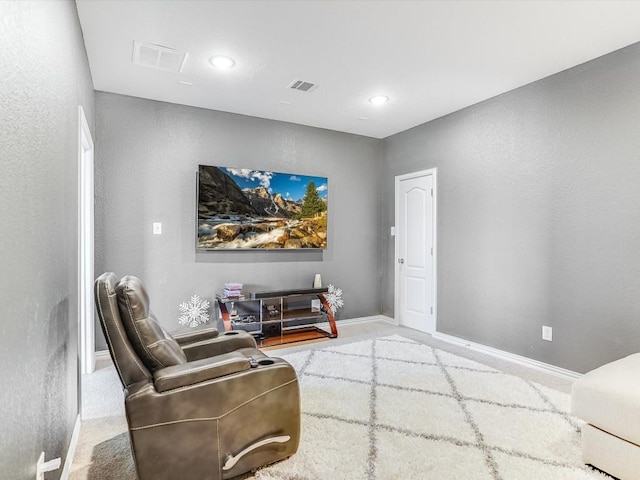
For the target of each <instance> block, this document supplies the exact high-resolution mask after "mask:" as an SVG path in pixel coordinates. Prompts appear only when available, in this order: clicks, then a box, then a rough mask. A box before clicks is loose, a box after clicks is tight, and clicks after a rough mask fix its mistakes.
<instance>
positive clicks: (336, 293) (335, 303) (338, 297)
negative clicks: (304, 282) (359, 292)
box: [324, 285, 344, 314]
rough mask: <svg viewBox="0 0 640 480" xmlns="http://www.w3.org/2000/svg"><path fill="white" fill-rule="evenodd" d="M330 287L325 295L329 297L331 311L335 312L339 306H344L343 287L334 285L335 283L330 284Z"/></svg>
mask: <svg viewBox="0 0 640 480" xmlns="http://www.w3.org/2000/svg"><path fill="white" fill-rule="evenodd" d="M328 289H329V291H328V292H327V294H326V295H325V296H324V297H325V298H326V299H327V303H328V304H329V308H330V309H331V312H332V313H333V314H335V313H336V311H337V310H338V309H339V308H341V307H342V306H344V301H343V300H342V289H341V288H337V287H334V286H333V285H329V287H328Z"/></svg>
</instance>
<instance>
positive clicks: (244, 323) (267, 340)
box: [216, 288, 338, 347]
mask: <svg viewBox="0 0 640 480" xmlns="http://www.w3.org/2000/svg"><path fill="white" fill-rule="evenodd" d="M325 293H327V289H326V288H310V289H297V290H279V291H273V292H255V293H251V295H250V296H249V297H240V298H227V297H223V296H222V295H218V296H216V300H217V303H218V308H219V311H220V317H221V318H222V322H223V324H224V329H225V331H231V330H246V331H248V332H249V333H251V334H252V335H253V336H254V337H255V339H256V342H257V343H258V346H259V347H270V346H274V345H281V344H284V343H294V342H305V341H309V340H316V339H321V338H336V337H337V336H338V329H337V327H336V321H335V317H334V316H333V312H332V311H331V308H330V307H329V304H328V303H327V299H326V298H325V296H324V294H325ZM312 300H315V302H312ZM314 304H315V305H314ZM318 323H324V324H328V325H329V328H328V330H327V329H325V328H322V327H321V326H320V325H318Z"/></svg>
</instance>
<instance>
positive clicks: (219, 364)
mask: <svg viewBox="0 0 640 480" xmlns="http://www.w3.org/2000/svg"><path fill="white" fill-rule="evenodd" d="M249 369H251V364H250V363H249V360H248V359H247V357H246V356H244V355H242V354H241V353H238V352H231V353H225V354H222V355H218V356H216V357H211V358H205V359H202V360H196V361H194V362H187V363H183V364H181V365H173V366H171V367H166V368H161V369H159V370H156V371H155V372H154V374H153V383H154V385H155V388H156V391H158V392H166V391H168V390H173V389H175V388H179V387H186V386H188V385H195V384H197V383H200V382H204V381H207V380H212V379H214V378H219V377H223V376H225V375H230V374H232V373H238V372H242V371H244V370H249Z"/></svg>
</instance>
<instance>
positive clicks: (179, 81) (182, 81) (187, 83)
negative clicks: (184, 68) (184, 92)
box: [178, 80, 193, 85]
mask: <svg viewBox="0 0 640 480" xmlns="http://www.w3.org/2000/svg"><path fill="white" fill-rule="evenodd" d="M178 83H179V84H180V85H193V82H185V81H184V80H178Z"/></svg>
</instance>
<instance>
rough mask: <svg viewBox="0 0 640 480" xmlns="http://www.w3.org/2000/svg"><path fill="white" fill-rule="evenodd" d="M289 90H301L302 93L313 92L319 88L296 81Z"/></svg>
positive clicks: (290, 85) (309, 83)
mask: <svg viewBox="0 0 640 480" xmlns="http://www.w3.org/2000/svg"><path fill="white" fill-rule="evenodd" d="M288 88H291V89H292V90H300V91H301V92H312V91H314V90H315V89H316V88H318V85H316V84H315V83H311V82H305V81H304V80H294V81H293V82H291V83H290V84H289V87H288Z"/></svg>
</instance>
